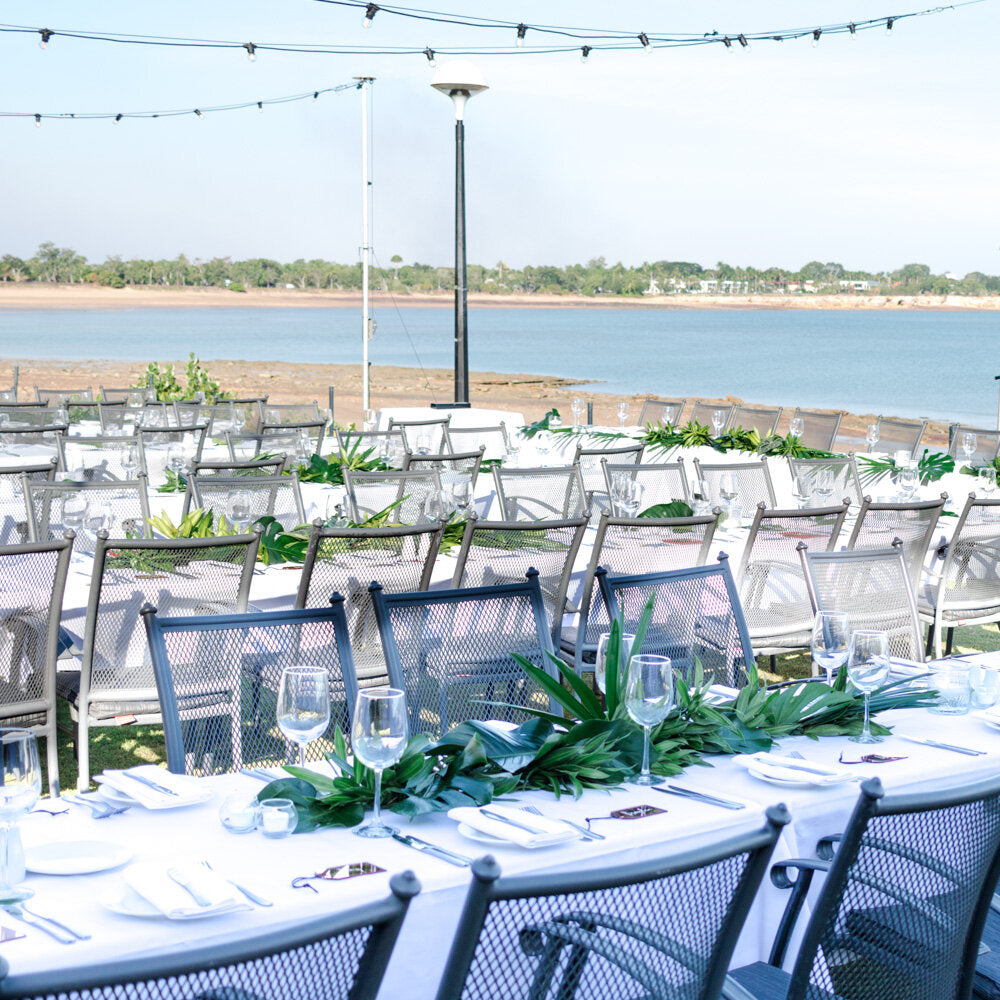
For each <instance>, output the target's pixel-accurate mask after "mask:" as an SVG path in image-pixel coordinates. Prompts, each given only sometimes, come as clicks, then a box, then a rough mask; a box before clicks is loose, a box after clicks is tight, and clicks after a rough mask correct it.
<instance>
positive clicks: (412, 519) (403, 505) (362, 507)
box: [344, 468, 441, 524]
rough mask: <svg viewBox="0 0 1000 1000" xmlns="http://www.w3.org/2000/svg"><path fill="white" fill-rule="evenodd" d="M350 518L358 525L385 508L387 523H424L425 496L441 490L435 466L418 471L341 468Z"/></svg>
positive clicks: (425, 518) (425, 517)
mask: <svg viewBox="0 0 1000 1000" xmlns="http://www.w3.org/2000/svg"><path fill="white" fill-rule="evenodd" d="M344 486H345V487H346V489H347V503H348V506H349V508H350V511H351V518H352V520H354V521H356V522H357V523H358V524H362V523H364V522H365V521H367V520H369V519H370V518H372V517H374V516H375V515H376V514H381V513H382V512H383V511H385V510H386V509H388V508H390V507H391V508H392V509H391V510H389V513H388V515H387V516H386V523H388V524H424V523H426V522H427V520H428V517H427V513H426V509H427V498H428V497H430V496H432V495H434V494H440V493H441V477H440V475H439V474H438V472H437V470H436V469H425V470H423V471H422V472H354V471H352V470H351V469H347V468H345V469H344Z"/></svg>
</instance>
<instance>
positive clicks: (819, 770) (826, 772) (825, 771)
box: [758, 758, 837, 778]
mask: <svg viewBox="0 0 1000 1000" xmlns="http://www.w3.org/2000/svg"><path fill="white" fill-rule="evenodd" d="M803 759H805V758H803ZM758 763H760V764H764V765H768V764H770V765H771V767H783V768H785V769H787V770H789V771H805V772H806V774H818V775H820V776H821V777H823V778H833V777H835V776H836V773H837V772H836V771H834V770H833V769H832V768H829V767H822V766H818V767H809V765H808V764H792V763H789V762H788V761H785V760H781V761H777V760H774V759H773V758H770V759H768V758H763V759H761V760H759V761H758Z"/></svg>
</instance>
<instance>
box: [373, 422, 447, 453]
mask: <svg viewBox="0 0 1000 1000" xmlns="http://www.w3.org/2000/svg"><path fill="white" fill-rule="evenodd" d="M450 426H451V414H450V413H449V414H448V415H447V416H446V417H434V418H432V419H429V420H395V419H393V418H392V417H390V418H389V424H388V426H387V427H386V430H388V431H393V430H398V431H400V432H401V433H402V435H403V447H404V448H405V449H406V451H412V452H414V453H416V451H417V448H416V444H415V442H411V441H410V437H409V433H408V432H409V431H410V429H411V428H412V429H413V430H414V431H415V432H416V433H420V431H421V429H429V431H430V433H433V428H435V427H437V428H438V429H439V430H440V431H441V437H440V439H439V441H438V446H437V447H436V448H432V449H431V452H433V453H434V454H435V455H439V454H440V453H441V452H443V451H447V449H448V428H449V427H450Z"/></svg>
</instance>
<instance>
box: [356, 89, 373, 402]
mask: <svg viewBox="0 0 1000 1000" xmlns="http://www.w3.org/2000/svg"><path fill="white" fill-rule="evenodd" d="M354 79H355V80H357V81H358V88H359V89H360V91H361V409H362V410H363V411H366V410H368V409H369V408H370V406H371V392H370V386H369V379H368V340H369V336H370V333H371V331H370V327H371V320H370V319H369V317H368V269H369V267H370V265H371V252H372V248H371V237H370V231H369V229H370V220H369V208H370V204H371V188H372V180H371V164H370V162H369V156H368V153H369V137H368V88H369V87H370V86H371V84H372V82H373V81H374V79H375V77H373V76H356V77H355V78H354ZM363 415H364V414H362V416H363Z"/></svg>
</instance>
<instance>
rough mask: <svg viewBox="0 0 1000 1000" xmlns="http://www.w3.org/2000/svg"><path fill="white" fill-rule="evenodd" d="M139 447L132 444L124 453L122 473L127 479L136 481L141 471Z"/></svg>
mask: <svg viewBox="0 0 1000 1000" xmlns="http://www.w3.org/2000/svg"><path fill="white" fill-rule="evenodd" d="M140 464H141V463H140V460H139V446H138V445H135V444H130V445H128V447H126V449H125V451H124V452H123V453H122V471H123V472H124V473H125V478H126V479H135V474H136V473H137V472H138V471H139V467H140Z"/></svg>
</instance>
